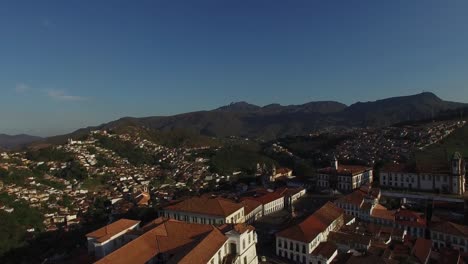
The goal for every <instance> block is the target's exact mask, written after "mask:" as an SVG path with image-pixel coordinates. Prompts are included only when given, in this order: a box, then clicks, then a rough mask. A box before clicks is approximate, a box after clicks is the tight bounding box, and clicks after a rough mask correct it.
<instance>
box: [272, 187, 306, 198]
mask: <svg viewBox="0 0 468 264" xmlns="http://www.w3.org/2000/svg"><path fill="white" fill-rule="evenodd" d="M303 190H304V188H301V187H299V188H288V187H283V188H279V189H278V190H276V191H277V192H279V193H280V194H281V195H283V196H293V195H295V194H298V193H299V192H302V191H303Z"/></svg>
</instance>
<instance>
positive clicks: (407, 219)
mask: <svg viewBox="0 0 468 264" xmlns="http://www.w3.org/2000/svg"><path fill="white" fill-rule="evenodd" d="M395 227H397V228H400V229H404V230H406V232H407V234H408V235H411V236H412V237H425V233H426V227H427V222H426V219H425V217H424V215H423V214H421V213H418V212H415V211H411V210H407V209H398V210H397V211H396V212H395Z"/></svg>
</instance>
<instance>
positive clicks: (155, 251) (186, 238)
mask: <svg viewBox="0 0 468 264" xmlns="http://www.w3.org/2000/svg"><path fill="white" fill-rule="evenodd" d="M131 236H132V237H131V241H130V242H128V243H127V244H126V245H124V246H122V247H121V248H119V249H117V250H115V251H114V252H112V253H111V254H109V255H107V256H105V257H104V258H102V259H100V260H99V261H98V262H96V263H98V264H108V263H112V264H125V263H135V264H140V263H141V264H145V263H150V264H156V263H180V264H192V263H201V264H221V263H226V264H249V263H252V264H257V263H258V257H257V251H256V243H257V235H256V233H255V229H254V228H253V227H252V226H249V225H245V224H235V225H224V226H223V227H220V228H217V227H215V226H213V225H207V224H194V223H186V222H181V221H177V220H174V219H166V218H158V219H155V220H153V221H152V222H150V223H149V224H147V225H146V226H144V227H142V228H141V230H138V231H135V232H133V233H132V234H131Z"/></svg>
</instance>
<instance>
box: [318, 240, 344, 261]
mask: <svg viewBox="0 0 468 264" xmlns="http://www.w3.org/2000/svg"><path fill="white" fill-rule="evenodd" d="M337 250H338V248H337V247H336V245H335V243H333V242H329V241H327V242H321V243H320V244H319V245H318V246H317V247H316V248H315V249H314V251H312V253H311V254H312V255H314V256H322V257H324V258H326V259H330V258H331V257H332V256H333V254H335V252H336V251H337Z"/></svg>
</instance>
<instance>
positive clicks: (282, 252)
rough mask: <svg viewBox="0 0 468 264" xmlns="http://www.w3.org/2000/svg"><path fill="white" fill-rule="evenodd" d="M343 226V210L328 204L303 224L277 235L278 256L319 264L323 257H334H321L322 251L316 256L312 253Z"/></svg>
mask: <svg viewBox="0 0 468 264" xmlns="http://www.w3.org/2000/svg"><path fill="white" fill-rule="evenodd" d="M343 224H344V212H343V210H342V209H340V208H338V207H337V206H336V205H334V204H333V203H331V202H328V203H326V204H325V205H324V206H322V207H321V208H320V209H319V210H317V211H316V212H315V213H313V214H312V215H311V216H309V217H308V218H306V219H305V220H304V221H302V222H301V223H299V224H297V225H294V226H291V227H289V228H287V229H285V230H282V231H280V232H278V233H277V234H276V255H278V256H281V257H284V258H287V259H290V260H292V261H294V262H296V263H317V261H318V259H320V258H321V257H328V256H333V254H331V255H330V254H323V255H322V256H321V257H320V256H319V255H320V253H319V252H320V250H319V251H318V252H316V254H315V255H311V253H312V252H313V251H314V250H315V249H316V248H317V247H318V246H319V245H320V243H321V242H326V241H327V237H328V234H329V233H330V232H331V231H336V230H338V229H340V228H341V227H342V226H343ZM325 255H326V256H325ZM327 261H332V259H328V260H327Z"/></svg>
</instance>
